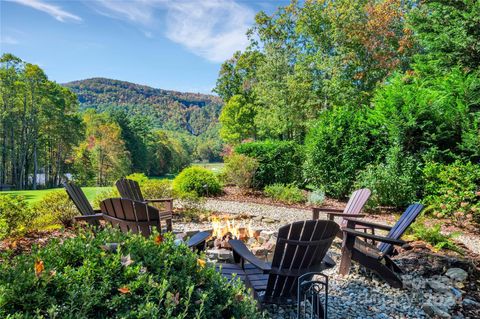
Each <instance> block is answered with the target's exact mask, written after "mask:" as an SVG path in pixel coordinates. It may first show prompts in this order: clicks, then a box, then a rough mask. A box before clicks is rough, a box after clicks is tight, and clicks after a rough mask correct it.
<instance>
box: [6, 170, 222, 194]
mask: <svg viewBox="0 0 480 319" xmlns="http://www.w3.org/2000/svg"><path fill="white" fill-rule="evenodd" d="M192 165H194V166H200V167H203V168H206V169H209V170H211V171H212V172H214V173H216V174H218V173H220V171H221V170H222V168H223V166H224V163H192ZM175 176H176V174H169V175H166V176H162V177H151V178H156V179H163V178H168V179H174V178H175ZM108 188H109V187H82V189H83V191H84V192H85V195H86V196H87V198H88V200H89V201H90V202H91V201H93V199H94V198H95V196H96V195H97V194H98V193H99V192H100V191H102V190H104V189H108ZM62 190H63V189H62V188H54V189H40V190H25V191H0V195H1V194H12V195H21V196H24V197H25V199H26V200H27V201H28V202H30V203H35V202H37V201H39V200H40V199H42V197H44V196H45V195H46V194H48V193H50V192H58V191H62Z"/></svg>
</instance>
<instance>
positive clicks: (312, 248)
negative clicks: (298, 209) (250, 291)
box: [265, 220, 340, 299]
mask: <svg viewBox="0 0 480 319" xmlns="http://www.w3.org/2000/svg"><path fill="white" fill-rule="evenodd" d="M339 229H340V228H339V226H338V225H337V224H336V223H335V222H333V221H329V220H307V221H299V222H295V223H292V224H290V225H286V226H283V227H281V228H280V229H279V231H278V239H277V245H276V247H275V251H274V255H273V260H272V271H271V272H270V275H269V277H268V282H267V287H266V290H265V298H266V299H278V298H292V296H295V294H296V286H297V279H298V276H299V275H301V274H303V273H305V272H307V271H311V269H312V267H317V266H318V267H320V265H321V262H322V260H323V258H324V257H325V254H326V252H327V250H328V248H329V247H330V246H331V244H332V242H333V239H334V238H335V236H336V234H337V233H338V231H339Z"/></svg>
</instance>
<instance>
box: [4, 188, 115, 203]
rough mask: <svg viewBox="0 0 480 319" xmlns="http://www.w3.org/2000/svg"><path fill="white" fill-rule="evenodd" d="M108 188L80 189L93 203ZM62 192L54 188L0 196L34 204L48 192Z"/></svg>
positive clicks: (7, 192) (5, 192) (61, 189)
mask: <svg viewBox="0 0 480 319" xmlns="http://www.w3.org/2000/svg"><path fill="white" fill-rule="evenodd" d="M108 188H109V187H82V189H83V191H84V192H85V195H86V196H87V198H88V200H89V201H93V199H94V198H95V196H96V195H97V194H98V193H99V192H100V191H102V190H104V189H108ZM58 191H63V188H54V189H40V190H26V191H2V192H0V195H1V194H12V195H21V196H24V197H25V199H26V200H27V201H28V202H30V203H35V202H37V201H39V200H40V199H42V197H43V196H45V195H46V194H48V193H50V192H58Z"/></svg>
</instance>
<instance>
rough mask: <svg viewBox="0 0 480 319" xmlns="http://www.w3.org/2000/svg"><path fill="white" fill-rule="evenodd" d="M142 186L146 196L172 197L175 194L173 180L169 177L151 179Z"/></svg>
mask: <svg viewBox="0 0 480 319" xmlns="http://www.w3.org/2000/svg"><path fill="white" fill-rule="evenodd" d="M140 188H141V190H142V194H143V197H145V198H170V197H172V196H173V190H172V181H171V180H168V179H149V180H146V181H144V182H143V183H142V184H141V185H140Z"/></svg>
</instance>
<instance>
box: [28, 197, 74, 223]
mask: <svg viewBox="0 0 480 319" xmlns="http://www.w3.org/2000/svg"><path fill="white" fill-rule="evenodd" d="M32 209H33V211H34V212H35V214H36V216H37V219H36V220H35V224H36V228H44V227H48V226H51V225H52V224H62V225H63V226H71V225H72V223H73V217H75V216H77V215H79V214H80V213H79V211H78V210H77V208H76V207H75V205H74V204H73V202H72V201H71V200H70V198H69V197H68V195H67V193H66V192H65V191H64V190H58V191H52V192H49V193H48V194H46V195H45V196H44V197H43V198H42V199H41V200H40V201H38V202H36V203H35V204H34V205H33V208H32Z"/></svg>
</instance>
